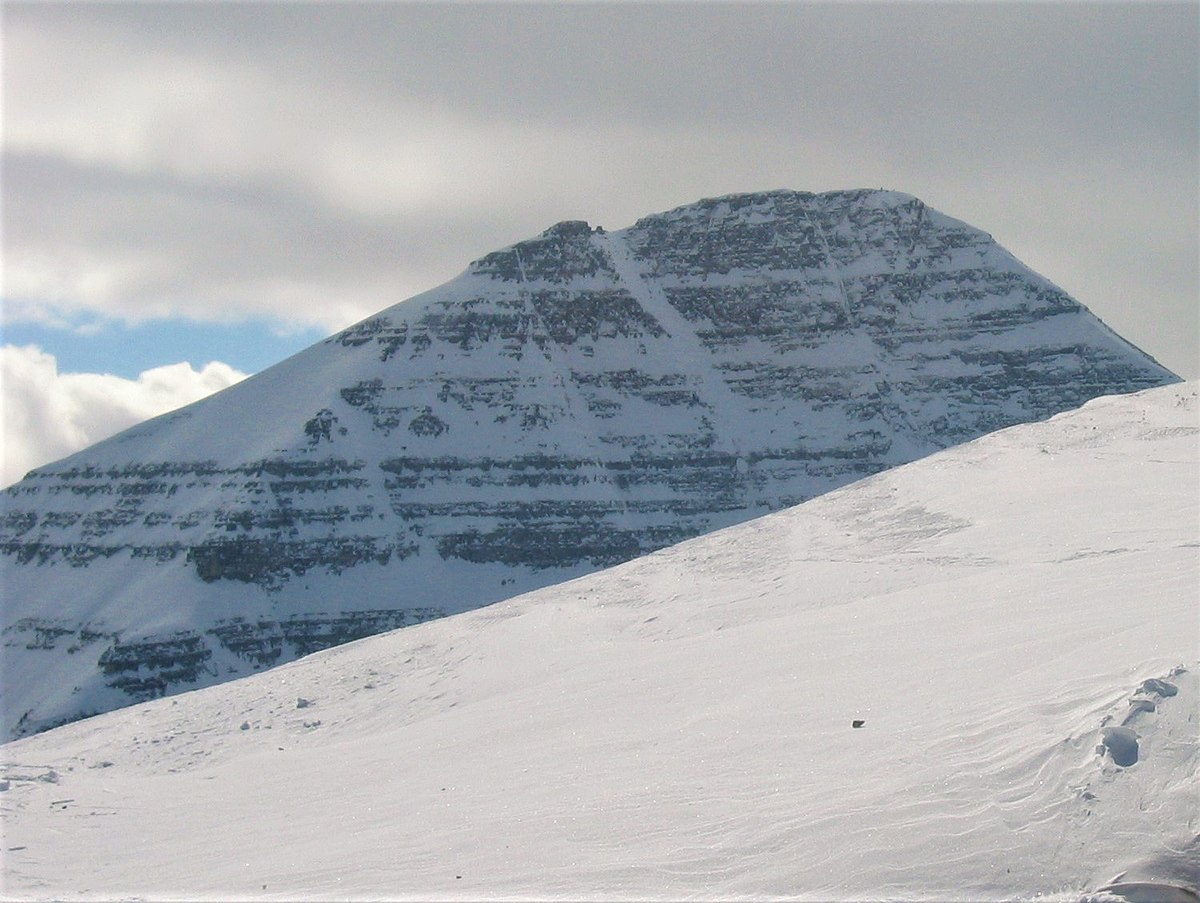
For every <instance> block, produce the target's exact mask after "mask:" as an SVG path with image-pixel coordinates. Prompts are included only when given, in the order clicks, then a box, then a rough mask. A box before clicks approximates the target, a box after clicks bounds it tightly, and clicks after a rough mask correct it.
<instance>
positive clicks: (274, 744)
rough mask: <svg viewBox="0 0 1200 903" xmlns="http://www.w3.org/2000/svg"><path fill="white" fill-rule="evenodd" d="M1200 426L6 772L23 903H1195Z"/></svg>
mask: <svg viewBox="0 0 1200 903" xmlns="http://www.w3.org/2000/svg"><path fill="white" fill-rule="evenodd" d="M1198 419H1200V400H1198V397H1197V386H1196V384H1194V383H1193V384H1187V385H1183V386H1170V387H1167V388H1163V389H1156V390H1152V391H1149V392H1145V393H1141V394H1139V395H1132V396H1124V397H1111V398H1105V399H1100V400H1097V401H1094V402H1092V403H1089V404H1088V405H1086V406H1085V407H1084V408H1083V409H1081V410H1080V411H1076V412H1072V413H1068V414H1063V415H1060V416H1058V417H1055V418H1053V419H1052V420H1050V421H1048V422H1045V423H1039V424H1033V425H1026V426H1019V427H1014V428H1012V429H1009V430H1005V431H1003V432H1000V433H995V434H992V435H990V436H988V437H985V438H983V439H980V440H977V441H975V442H972V443H970V444H968V445H965V446H961V447H958V448H954V449H951V450H949V451H946V452H943V453H940V454H937V455H934V456H932V457H930V458H926V459H924V460H922V461H919V462H917V463H915V464H910V465H907V466H905V467H901V468H898V469H896V470H892V471H889V472H886V473H883V474H881V475H879V476H876V477H873V478H871V479H868V480H865V481H863V482H860V483H857V484H855V485H852V486H850V487H847V488H845V489H842V490H839V491H836V492H833V493H831V494H829V495H826V496H823V497H821V498H818V499H816V500H814V501H811V502H808V503H806V504H804V505H801V506H799V507H797V508H794V509H791V510H788V511H785V512H782V513H780V514H777V515H773V516H770V517H766V518H762V519H760V520H756V521H752V522H750V523H748V524H745V525H742V526H739V527H734V528H731V529H729V530H726V531H723V532H720V533H716V534H712V535H709V536H706V537H702V538H700V539H697V540H694V541H691V542H688V543H684V544H683V545H680V546H676V547H673V548H671V549H668V550H665V551H663V552H660V553H657V554H655V555H651V556H649V557H646V558H643V559H640V560H637V561H634V562H631V563H629V564H626V565H622V566H619V567H616V568H613V569H611V570H608V571H605V572H602V573H599V574H595V575H592V576H590V577H586V578H583V579H580V580H576V581H574V582H571V583H567V584H564V585H560V586H557V587H551V588H548V589H545V590H540V591H538V592H536V593H532V594H529V595H525V596H521V597H518V598H516V599H513V600H510V601H508V602H503V603H499V604H497V605H493V606H491V607H488V608H485V609H480V610H478V611H474V612H469V613H467V614H464V615H460V616H456V617H452V618H447V619H445V620H441V621H436V622H431V623H428V624H424V625H420V626H417V627H410V628H406V629H404V630H401V631H398V632H395V633H392V634H387V635H383V636H379V637H374V638H371V639H367V640H363V641H360V642H357V643H353V644H351V645H348V646H343V647H339V648H335V649H331V650H329V651H327V652H324V653H319V654H317V655H313V656H310V657H308V658H306V659H302V660H300V661H297V662H295V663H293V664H290V665H286V666H283V667H280V668H278V669H275V670H273V671H270V672H267V673H264V674H261V675H257V676H254V677H250V678H247V679H244V680H240V681H236V682H233V683H229V684H224V685H221V686H216V687H212V688H210V689H207V690H201V691H198V692H195V693H190V694H186V695H183V696H179V697H175V698H171V699H164V700H160V701H158V702H154V703H150V704H146V705H140V706H136V707H133V708H130V709H125V710H122V711H118V712H113V713H110V714H108V715H104V716H100V717H97V718H93V719H90V720H86V721H82V722H78V723H76V724H72V725H68V726H67V727H64V728H60V729H58V730H53V731H50V732H47V733H45V734H41V735H38V736H35V737H32V738H29V739H25V740H21V741H18V742H15V743H11V744H9V745H7V746H5V747H3V758H4V763H5V764H4V770H5V775H4V781H5V782H6V783H5V784H4V785H0V786H4V787H5V789H4V790H3V792H0V804H2V805H3V826H4V838H3V849H4V892H5V894H6V895H8V896H10V897H18V898H25V897H38V898H56V899H75V898H77V897H83V898H97V897H104V898H108V897H114V896H116V897H122V896H124V897H146V898H171V899H179V898H205V899H211V898H217V899H246V898H278V899H301V898H338V899H380V898H413V897H417V898H424V899H430V898H433V899H480V898H485V899H486V898H509V899H512V898H520V899H526V898H572V899H592V898H604V899H610V898H682V897H701V898H734V897H743V898H744V897H752V898H756V899H757V898H764V897H789V898H793V897H798V898H806V899H820V900H840V899H880V898H891V899H917V898H924V899H988V900H993V899H1010V898H1032V897H1034V896H1037V895H1046V896H1049V897H1050V898H1052V899H1060V900H1078V899H1080V898H1081V897H1082V896H1084V895H1085V894H1089V895H1092V899H1097V900H1099V899H1152V897H1149V896H1148V894H1150V893H1151V891H1150V890H1148V889H1147V887H1148V886H1149V885H1150V884H1152V883H1155V882H1157V883H1158V884H1160V885H1173V886H1174V887H1175V890H1173V891H1171V893H1174V894H1176V895H1177V896H1176V897H1174V898H1172V897H1162V898H1161V899H1180V900H1189V899H1194V898H1193V897H1189V896H1187V893H1189V892H1192V893H1194V892H1195V891H1196V890H1197V884H1198V883H1200V879H1198V877H1197V874H1196V869H1197V867H1196V865H1195V862H1196V860H1197V853H1198V850H1197V845H1196V839H1195V838H1196V835H1197V831H1198V830H1200V811H1198V810H1200V805H1198V791H1200V755H1198V753H1197V735H1198V731H1200V721H1198V719H1200V715H1198V711H1200V704H1198V692H1197V677H1198V675H1200V634H1198V624H1197V617H1198V615H1197V610H1198V607H1197V603H1198V587H1200V568H1198V554H1200V552H1198V549H1200V535H1198V533H1200V530H1198V501H1197V500H1198V499H1200V487H1198V485H1197V477H1198V472H1200V466H1198V456H1197V446H1198V433H1200V429H1198ZM856 720H859V721H862V722H863V723H862V726H861V727H859V728H855V727H852V723H853V722H854V721H856ZM1119 761H1120V762H1125V763H1127V764H1125V765H1122V764H1118V762H1119ZM1122 873H1125V874H1124V876H1123V877H1120V878H1118V876H1119V875H1121V874H1122ZM1106 886H1108V887H1109V889H1108V890H1103V888H1105V887H1106ZM1189 889H1190V890H1189ZM1163 890H1164V889H1163V888H1162V887H1160V888H1159V889H1158V891H1156V892H1162V891H1163ZM1153 899H1158V898H1153Z"/></svg>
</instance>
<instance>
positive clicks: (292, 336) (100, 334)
mask: <svg viewBox="0 0 1200 903" xmlns="http://www.w3.org/2000/svg"><path fill="white" fill-rule="evenodd" d="M325 335H326V334H325V332H324V331H323V330H320V329H314V328H309V329H292V328H287V329H284V328H281V327H280V326H279V324H277V323H272V322H269V321H266V320H247V321H243V322H239V323H202V322H196V321H193V320H184V319H163V320H148V321H145V322H142V323H137V324H128V323H124V322H122V321H118V320H108V319H97V320H94V321H87V322H83V321H78V322H76V323H74V324H72V327H71V328H60V327H56V326H47V325H43V324H38V323H29V322H17V323H8V324H6V325H5V326H4V329H3V336H2V338H3V342H4V344H7V345H37V346H38V347H40V348H41V349H42V350H43V351H45V352H47V353H49V354H52V355H54V356H55V357H56V358H57V359H58V369H59V372H60V373H111V374H113V375H115V376H122V377H125V378H126V379H134V378H136V377H137V375H138V374H139V373H141V372H143V371H144V370H149V369H152V368H154V367H161V366H163V365H165V364H176V363H179V362H180V361H187V362H188V363H190V364H191V365H192V366H193V367H195V368H196V369H199V368H201V367H203V366H204V365H205V364H207V363H209V362H210V361H222V362H223V363H226V364H229V365H230V366H231V367H234V368H236V369H238V370H241V371H242V372H244V373H257V372H259V371H260V370H265V369H266V368H267V367H270V366H271V365H272V364H277V363H279V362H280V361H281V360H283V359H284V358H286V357H290V356H291V355H293V354H295V353H296V352H298V351H303V350H304V349H305V348H307V347H308V346H309V345H312V344H313V343H314V342H318V341H320V340H321V339H323V338H325Z"/></svg>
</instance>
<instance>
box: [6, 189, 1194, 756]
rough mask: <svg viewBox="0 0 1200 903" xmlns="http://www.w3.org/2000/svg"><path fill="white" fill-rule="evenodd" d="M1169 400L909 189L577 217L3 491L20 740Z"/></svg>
mask: <svg viewBox="0 0 1200 903" xmlns="http://www.w3.org/2000/svg"><path fill="white" fill-rule="evenodd" d="M1174 379H1175V377H1174V376H1173V375H1172V374H1170V373H1169V372H1168V371H1166V370H1164V369H1163V368H1162V367H1160V366H1159V365H1157V364H1156V363H1155V362H1154V361H1152V360H1151V359H1150V358H1148V357H1147V356H1146V355H1144V354H1143V353H1141V352H1140V351H1138V350H1137V349H1135V348H1133V347H1132V346H1130V345H1129V344H1128V343H1126V342H1124V341H1123V340H1122V339H1120V338H1119V337H1118V336H1116V335H1114V334H1113V333H1112V332H1111V331H1109V330H1108V329H1107V328H1106V327H1105V326H1104V325H1103V324H1101V323H1100V322H1099V321H1098V320H1097V319H1096V318H1094V317H1093V316H1092V315H1091V314H1090V313H1089V312H1088V311H1087V310H1086V309H1084V308H1083V307H1081V306H1080V305H1079V304H1078V303H1076V302H1075V301H1073V300H1072V299H1071V298H1069V297H1068V296H1066V295H1065V294H1064V293H1063V292H1062V291H1060V290H1058V289H1057V288H1055V287H1054V286H1053V285H1051V284H1050V283H1049V282H1047V281H1046V280H1045V279H1043V278H1041V277H1039V276H1038V275H1036V274H1034V273H1032V272H1031V271H1029V270H1028V269H1027V268H1025V267H1024V266H1022V265H1021V264H1020V263H1019V262H1018V261H1016V260H1015V259H1014V258H1013V257H1012V256H1011V255H1010V254H1008V253H1007V252H1006V251H1004V250H1003V249H1002V248H1000V247H999V246H998V245H996V244H995V243H994V242H993V241H992V240H991V238H990V237H989V236H988V235H986V234H985V233H983V232H980V231H978V230H977V229H974V228H971V227H969V226H967V225H965V224H963V223H961V222H958V221H956V220H953V219H951V218H949V217H946V216H944V215H942V214H940V213H937V212H936V211H933V210H931V209H929V208H928V207H926V206H925V205H924V204H922V203H921V202H920V201H918V200H916V199H914V198H912V197H909V196H907V195H902V194H897V193H893V192H883V191H849V192H837V193H831V194H822V195H813V194H806V193H797V192H789V191H779V192H769V193H763V194H753V195H739V196H731V197H725V198H719V199H715V200H707V201H701V202H699V203H697V204H693V205H690V206H686V207H681V208H679V209H677V210H673V211H670V212H667V213H663V214H658V215H654V216H649V217H646V218H644V219H642V220H640V221H639V222H637V223H636V224H635V225H634V226H632V227H630V228H628V229H625V230H623V231H620V232H612V233H609V232H605V231H604V230H602V229H594V228H591V227H590V226H588V225H587V224H586V223H582V222H564V223H560V224H558V225H557V226H554V227H552V228H550V229H548V230H547V231H546V232H545V233H543V234H542V235H541V236H540V237H538V238H535V239H532V240H530V241H525V242H521V243H518V244H516V245H514V246H512V247H510V248H506V249H504V250H501V251H498V252H496V253H493V254H489V255H487V256H485V257H483V258H482V259H480V260H478V261H476V262H475V263H473V264H472V265H471V266H470V267H469V268H468V270H467V271H466V272H465V273H464V274H462V275H461V276H460V277H458V278H456V279H454V280H453V281H451V282H449V283H447V284H446V285H444V286H442V287H440V288H438V289H435V290H433V291H431V292H428V293H426V294H424V295H420V296H418V297H416V298H414V299H411V300H409V301H406V302H403V303H401V304H398V305H396V306H394V307H392V308H390V309H388V310H386V311H384V312H383V313H381V314H380V315H379V316H376V317H373V318H371V319H369V320H366V321H364V322H362V323H360V324H358V325H356V326H354V327H352V328H350V329H347V330H345V331H344V332H342V333H339V334H338V335H335V336H333V337H332V338H330V339H328V340H326V341H325V342H322V343H320V344H318V345H316V346H314V347H313V348H310V349H309V350H307V351H305V352H302V353H301V354H299V355H296V356H295V357H293V358H291V359H289V360H287V361H285V362H283V363H281V364H279V365H278V366H276V367H274V368H272V369H270V370H268V371H265V372H264V373H262V374H259V375H258V376H257V377H255V378H252V379H249V380H246V381H245V382H243V383H241V384H239V385H236V386H234V387H232V388H230V389H228V390H226V391H224V392H222V393H220V394H218V395H216V396H213V397H211V398H209V399H206V400H204V401H202V402H200V403H197V404H195V405H192V406H190V407H188V408H185V409H182V410H181V411H178V412H176V413H173V414H169V415H166V416H164V417H161V418H158V419H156V420H154V421H151V422H149V423H147V424H144V425H141V426H138V427H135V428H134V429H131V430H129V431H126V432H125V433H122V434H120V435H118V436H116V437H114V438H112V439H110V440H108V441H106V442H103V443H100V444H98V445H96V446H93V447H92V448H90V449H87V450H86V451H84V452H81V453H79V454H77V455H74V456H72V457H70V458H67V459H65V460H63V461H60V462H58V463H56V464H54V465H51V466H48V467H43V468H39V469H38V470H36V471H34V472H33V473H31V474H30V475H29V476H28V477H27V478H26V479H25V480H23V481H22V482H20V483H18V484H17V485H15V486H13V487H11V488H10V489H8V490H7V491H6V492H5V493H4V494H3V506H4V507H3V520H2V532H0V551H2V552H3V559H2V560H3V568H4V570H3V574H2V577H3V581H4V589H5V599H4V623H3V634H2V637H3V646H2V647H0V651H2V653H3V674H2V677H3V681H2V687H3V693H4V697H3V709H4V718H5V721H4V730H5V731H6V732H7V734H6V735H7V736H12V735H14V734H16V735H21V734H24V733H29V732H31V731H36V730H39V729H42V728H44V727H46V726H49V725H53V724H57V723H61V722H63V721H66V720H69V719H73V718H77V717H80V716H82V715H85V714H90V713H93V712H99V711H105V710H109V709H112V708H114V707H118V706H121V705H126V704H129V703H130V702H133V701H138V700H143V699H147V698H152V697H155V696H159V695H162V694H164V693H172V692H176V691H179V690H183V689H188V688H193V687H198V686H202V685H207V684H211V683H214V682H218V681H221V680H225V679H228V678H230V677H234V676H237V675H241V674H246V673H249V672H251V671H253V670H256V669H260V668H264V667H267V666H270V665H275V664H279V663H282V662H285V661H288V660H290V659H293V658H295V657H297V656H299V655H304V654H306V653H309V652H313V651H315V650H318V649H321V648H325V647H327V646H330V645H333V644H336V643H338V642H343V641H347V640H350V639H354V638H357V637H362V636H365V635H368V634H372V633H378V632H380V631H383V630H388V629H391V628H394V627H398V626H403V625H407V624H412V623H414V622H418V621H422V620H427V619H430V618H433V617H437V616H441V615H444V614H448V613H453V612H460V611H463V610H467V609H471V608H475V607H477V606H480V605H484V604H487V603H491V602H496V601H498V600H500V599H504V598H507V597H510V596H512V595H515V594H516V593H518V592H522V591H526V590H529V589H532V588H536V587H539V586H545V585H549V584H552V583H557V582H559V581H562V580H564V579H568V578H572V577H576V576H579V575H581V574H584V573H586V572H589V571H592V570H595V569H597V568H600V567H604V566H607V565H612V564H615V563H618V562H621V561H625V560H628V559H631V558H634V557H636V556H638V555H641V554H644V553H646V552H650V551H652V550H655V549H659V548H662V547H664V546H667V545H670V544H672V543H676V542H679V541H680V540H683V539H686V538H689V537H693V536H696V535H699V534H701V533H704V532H706V531H710V530H713V529H717V528H720V527H723V526H727V525H729V524H732V523H736V522H741V521H745V520H747V519H749V518H752V517H755V516H757V515H760V514H763V513H766V512H769V511H772V510H777V509H780V508H783V507H785V506H788V505H791V504H794V503H796V502H799V501H801V500H804V499H808V498H812V497H814V496H816V495H819V494H821V493H823V492H826V491H828V490H830V489H833V488H835V487H837V486H841V485H844V484H846V483H849V482H851V481H853V480H856V479H859V478H861V477H863V476H866V475H869V474H873V473H876V472H878V471H880V470H883V469H885V468H888V467H892V466H894V465H897V464H901V463H903V462H906V461H911V460H914V459H916V458H920V457H922V456H924V455H927V454H929V453H931V452H933V451H936V450H937V449H939V448H944V447H947V446H950V445H953V444H955V443H959V442H962V441H965V440H968V439H971V438H973V437H976V436H979V435H981V434H984V433H987V432H989V431H992V430H995V429H997V428H1000V427H1004V426H1007V425H1010V424H1013V423H1018V422H1022V421H1029V420H1037V419H1040V418H1044V417H1047V416H1050V415H1052V414H1054V413H1056V412H1059V411H1063V410H1066V409H1069V408H1073V407H1076V406H1078V405H1079V404H1081V403H1083V402H1084V401H1086V400H1087V399H1089V398H1091V397H1094V396H1097V395H1102V394H1108V393H1115V392H1129V391H1133V390H1137V389H1142V388H1145V387H1149V386H1153V385H1159V384H1162V383H1166V382H1170V381H1173V380H1174Z"/></svg>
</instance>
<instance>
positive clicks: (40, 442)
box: [0, 345, 247, 486]
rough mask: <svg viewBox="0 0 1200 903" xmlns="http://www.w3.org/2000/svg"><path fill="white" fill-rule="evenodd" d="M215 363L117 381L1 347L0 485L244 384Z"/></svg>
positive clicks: (34, 352) (32, 351)
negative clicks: (62, 370)
mask: <svg viewBox="0 0 1200 903" xmlns="http://www.w3.org/2000/svg"><path fill="white" fill-rule="evenodd" d="M246 375H247V374H245V373H241V372H239V371H237V370H235V369H233V368H232V367H230V366H228V365H227V364H223V363H220V362H218V361H213V362H211V363H208V364H205V365H204V367H202V368H201V369H199V370H196V369H194V368H193V367H192V365H191V364H187V363H179V364H169V365H167V366H165V367H155V368H154V369H151V370H146V371H144V372H143V373H141V374H140V375H139V376H138V378H137V379H135V380H130V379H122V378H121V377H119V376H111V375H109V374H103V373H60V372H59V370H58V362H57V361H56V360H55V358H54V356H53V355H50V354H47V353H46V352H44V351H42V350H41V349H40V348H38V347H37V346H35V345H28V346H23V347H22V346H17V345H5V346H4V347H2V348H0V387H2V388H3V393H2V399H3V411H2V417H3V426H4V429H3V437H4V447H3V455H2V456H0V458H2V460H0V485H2V486H8V485H10V484H11V483H15V482H16V481H17V480H20V479H21V478H22V477H23V476H25V474H26V473H28V472H29V470H31V469H32V468H35V467H38V466H40V465H42V464H48V463H50V462H51V461H55V460H57V459H59V458H62V457H64V456H66V455H69V454H72V453H74V452H76V451H79V450H80V449H82V448H85V447H86V446H88V445H91V444H92V443H94V442H99V441H100V440H101V439H106V438H108V437H109V436H111V435H113V434H114V433H117V432H120V431H121V430H123V429H125V428H127V427H130V426H133V425H134V424H135V423H139V422H141V421H143V420H146V419H148V418H150V417H155V416H157V415H159V414H165V413H166V412H167V411H171V410H174V409H175V408H178V407H182V406H183V405H185V404H190V403H191V402H193V401H198V400H199V399H201V398H204V397H205V396H206V395H211V394H212V393H213V392H216V391H218V390H220V389H224V388H225V387H226V386H230V385H233V384H234V383H236V382H238V381H239V380H242V379H245V378H246Z"/></svg>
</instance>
